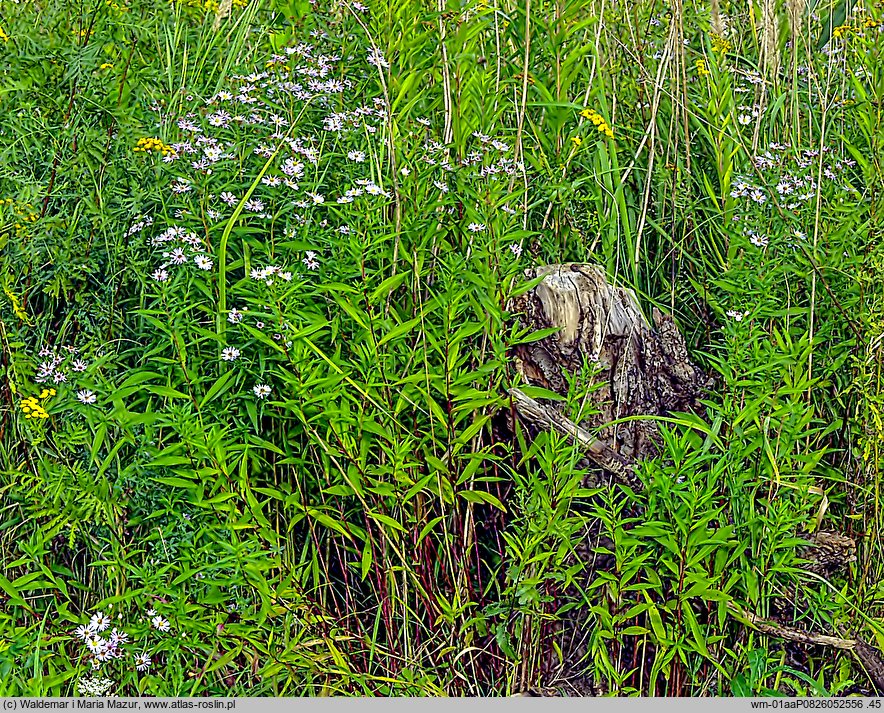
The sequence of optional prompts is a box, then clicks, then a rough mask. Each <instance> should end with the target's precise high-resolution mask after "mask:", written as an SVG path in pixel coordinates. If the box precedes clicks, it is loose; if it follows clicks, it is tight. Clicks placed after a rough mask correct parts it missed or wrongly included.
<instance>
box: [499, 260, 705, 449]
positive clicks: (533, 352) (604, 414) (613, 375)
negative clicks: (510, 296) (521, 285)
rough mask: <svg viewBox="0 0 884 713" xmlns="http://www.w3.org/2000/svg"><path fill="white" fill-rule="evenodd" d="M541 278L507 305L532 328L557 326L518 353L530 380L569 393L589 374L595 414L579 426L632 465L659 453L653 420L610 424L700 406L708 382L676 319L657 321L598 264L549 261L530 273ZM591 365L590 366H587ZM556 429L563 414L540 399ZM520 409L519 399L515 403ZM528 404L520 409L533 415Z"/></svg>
mask: <svg viewBox="0 0 884 713" xmlns="http://www.w3.org/2000/svg"><path fill="white" fill-rule="evenodd" d="M541 276H542V277H543V279H542V280H541V282H540V283H539V284H538V285H537V286H536V287H534V289H532V290H530V291H528V292H527V293H525V294H524V295H520V296H519V297H517V298H516V299H514V300H513V301H512V303H511V304H510V305H509V306H508V309H509V311H510V312H513V313H518V314H519V319H520V321H521V322H522V323H523V324H524V325H525V326H529V327H533V328H535V329H538V330H539V329H545V328H549V327H556V328H557V329H558V331H557V332H556V333H555V334H553V335H551V336H549V337H546V338H544V339H541V340H539V341H537V342H532V343H530V344H522V345H518V346H517V347H516V348H515V350H514V354H513V356H514V359H515V363H516V368H517V370H518V372H519V373H520V374H521V375H522V377H523V378H524V379H525V380H526V381H527V382H528V383H529V384H532V385H536V386H540V387H543V388H545V389H549V390H551V391H554V392H556V393H558V394H560V395H562V396H566V395H567V394H568V390H569V383H572V382H575V381H576V382H577V383H578V384H579V383H580V382H581V379H583V381H584V383H583V384H581V385H583V386H586V385H587V384H586V383H585V382H586V380H587V379H586V375H587V374H588V373H590V371H594V372H595V373H594V374H593V375H592V377H591V381H592V385H593V388H592V389H591V390H590V391H589V393H588V395H587V398H588V399H589V400H590V401H591V406H592V408H591V409H589V411H591V413H589V415H588V416H587V417H586V418H585V419H584V420H583V421H581V423H579V424H577V425H578V426H579V427H580V428H582V429H583V430H584V431H586V432H589V433H597V434H598V436H597V439H596V440H598V441H599V442H600V443H601V444H602V445H603V446H605V447H606V448H607V449H609V450H610V451H612V452H613V453H615V454H616V455H617V456H619V457H621V458H623V459H625V460H626V461H627V462H634V461H636V460H640V459H642V458H646V457H651V456H653V455H655V454H656V452H657V442H658V438H657V435H658V427H657V424H656V423H655V422H654V421H653V420H650V419H648V420H644V419H642V420H635V421H631V422H629V423H617V424H614V425H612V423H613V422H615V421H617V420H618V419H621V418H624V417H626V416H637V415H646V416H657V415H665V414H669V413H673V412H680V411H681V412H683V411H694V410H698V409H699V399H700V397H701V396H702V394H703V393H704V391H705V390H706V389H707V388H708V386H709V385H710V380H709V378H708V377H707V375H706V374H704V373H703V371H702V370H701V369H699V368H698V367H697V366H695V365H694V364H693V363H692V362H691V360H690V358H689V357H688V353H687V348H686V346H685V342H684V338H683V337H682V336H681V333H680V332H679V331H678V328H677V327H676V325H675V323H674V322H673V320H672V318H671V317H668V316H666V315H663V314H662V313H660V312H659V311H657V310H655V311H654V315H653V317H654V326H653V327H652V325H651V324H650V323H649V322H648V320H647V319H646V318H645V316H644V314H643V313H642V311H641V307H640V306H639V303H638V300H637V299H636V296H635V293H634V292H633V291H632V290H629V289H626V288H622V287H615V286H613V285H611V284H610V283H609V282H608V280H607V278H606V276H605V273H604V271H603V270H602V269H601V268H599V267H597V266H595V265H585V264H565V265H546V266H542V267H537V268H532V269H530V270H528V271H526V277H528V278H535V277H541ZM588 367H589V369H588ZM522 405H523V406H526V405H527V402H523V404H522ZM540 405H541V406H543V408H544V413H543V416H544V417H551V418H552V419H553V427H556V426H555V424H556V423H557V422H562V423H563V421H561V419H566V416H565V415H564V414H563V413H562V412H561V410H560V406H559V405H558V404H556V403H555V402H549V403H541V404H540ZM516 407H517V408H519V404H518V403H517V404H516ZM530 411H531V407H530V406H528V408H527V409H526V410H525V409H523V410H522V411H521V413H522V415H523V416H524V417H525V418H526V419H529V420H530V419H531V417H532V414H531V412H530Z"/></svg>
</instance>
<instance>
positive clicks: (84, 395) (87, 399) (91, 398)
mask: <svg viewBox="0 0 884 713" xmlns="http://www.w3.org/2000/svg"><path fill="white" fill-rule="evenodd" d="M77 399H79V401H80V403H81V404H94V403H95V402H96V401H97V400H98V398H97V397H96V396H95V394H94V393H93V392H91V391H90V390H89V389H83V390H82V391H78V392H77ZM99 631H100V629H99Z"/></svg>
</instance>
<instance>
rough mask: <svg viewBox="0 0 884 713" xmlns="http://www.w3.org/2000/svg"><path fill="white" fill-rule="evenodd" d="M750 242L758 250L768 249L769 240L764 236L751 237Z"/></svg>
mask: <svg viewBox="0 0 884 713" xmlns="http://www.w3.org/2000/svg"><path fill="white" fill-rule="evenodd" d="M749 242H750V243H752V244H753V245H754V246H755V247H756V248H764V247H767V244H768V239H767V237H765V236H764V235H752V236H750V237H749Z"/></svg>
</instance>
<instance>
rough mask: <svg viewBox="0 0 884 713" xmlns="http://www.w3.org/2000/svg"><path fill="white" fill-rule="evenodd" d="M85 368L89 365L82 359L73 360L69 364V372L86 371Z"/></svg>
mask: <svg viewBox="0 0 884 713" xmlns="http://www.w3.org/2000/svg"><path fill="white" fill-rule="evenodd" d="M87 366H89V365H88V364H87V363H86V362H85V361H83V360H82V359H74V361H72V362H71V371H86V367H87Z"/></svg>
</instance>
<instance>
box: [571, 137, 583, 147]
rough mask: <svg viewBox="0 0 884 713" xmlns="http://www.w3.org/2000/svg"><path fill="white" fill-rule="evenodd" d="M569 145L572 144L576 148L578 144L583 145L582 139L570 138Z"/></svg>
mask: <svg viewBox="0 0 884 713" xmlns="http://www.w3.org/2000/svg"><path fill="white" fill-rule="evenodd" d="M571 143H572V144H574V146H575V148H576V147H578V146H580V144H582V143H583V139H581V138H580V137H579V136H572V137H571Z"/></svg>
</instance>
